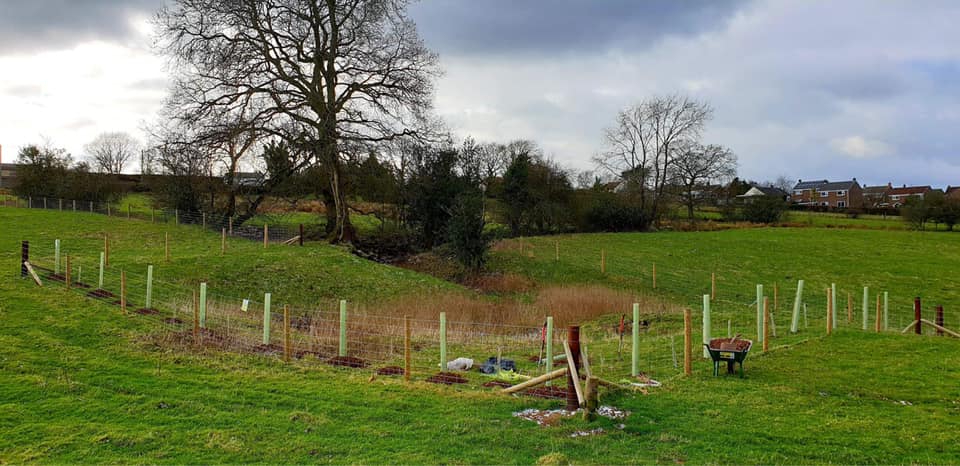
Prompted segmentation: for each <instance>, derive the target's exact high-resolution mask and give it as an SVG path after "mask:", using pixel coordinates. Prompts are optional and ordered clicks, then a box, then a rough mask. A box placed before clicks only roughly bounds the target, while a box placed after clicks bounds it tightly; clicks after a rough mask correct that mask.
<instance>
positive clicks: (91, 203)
mask: <svg viewBox="0 0 960 466" xmlns="http://www.w3.org/2000/svg"><path fill="white" fill-rule="evenodd" d="M90 213H91V214H92V213H93V201H90Z"/></svg>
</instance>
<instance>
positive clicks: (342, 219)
mask: <svg viewBox="0 0 960 466" xmlns="http://www.w3.org/2000/svg"><path fill="white" fill-rule="evenodd" d="M330 188H331V191H332V192H333V193H332V194H333V202H334V209H335V212H336V223H335V225H334V229H333V234H332V235H331V237H330V242H331V243H335V244H336V243H348V244H349V243H353V242H354V241H356V239H357V232H356V230H355V229H354V228H353V224H351V223H350V210H349V207H348V206H347V196H346V192H345V190H344V189H343V176H342V174H341V173H340V161H339V159H335V160H333V161H332V163H331V167H330Z"/></svg>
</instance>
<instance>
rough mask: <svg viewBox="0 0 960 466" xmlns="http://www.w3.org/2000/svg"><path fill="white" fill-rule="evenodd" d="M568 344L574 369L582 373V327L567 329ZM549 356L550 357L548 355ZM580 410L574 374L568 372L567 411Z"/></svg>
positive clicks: (572, 326)
mask: <svg viewBox="0 0 960 466" xmlns="http://www.w3.org/2000/svg"><path fill="white" fill-rule="evenodd" d="M567 342H568V343H569V345H570V353H572V356H573V367H576V368H577V373H579V372H580V327H579V326H577V325H571V326H570V327H567ZM548 356H549V355H548ZM577 409H580V399H579V398H577V389H576V388H575V387H574V385H573V374H571V373H570V372H569V371H568V372H567V410H568V411H576V410H577Z"/></svg>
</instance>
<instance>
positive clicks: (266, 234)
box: [263, 223, 270, 249]
mask: <svg viewBox="0 0 960 466" xmlns="http://www.w3.org/2000/svg"><path fill="white" fill-rule="evenodd" d="M269 242H270V228H269V227H267V224H266V223H264V224H263V249H267V243H269Z"/></svg>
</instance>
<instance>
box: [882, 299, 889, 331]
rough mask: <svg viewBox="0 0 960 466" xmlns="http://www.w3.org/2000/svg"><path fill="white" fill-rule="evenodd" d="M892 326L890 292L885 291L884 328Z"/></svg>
mask: <svg viewBox="0 0 960 466" xmlns="http://www.w3.org/2000/svg"><path fill="white" fill-rule="evenodd" d="M889 328H890V292H888V291H884V292H883V329H884V330H887V329H889Z"/></svg>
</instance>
